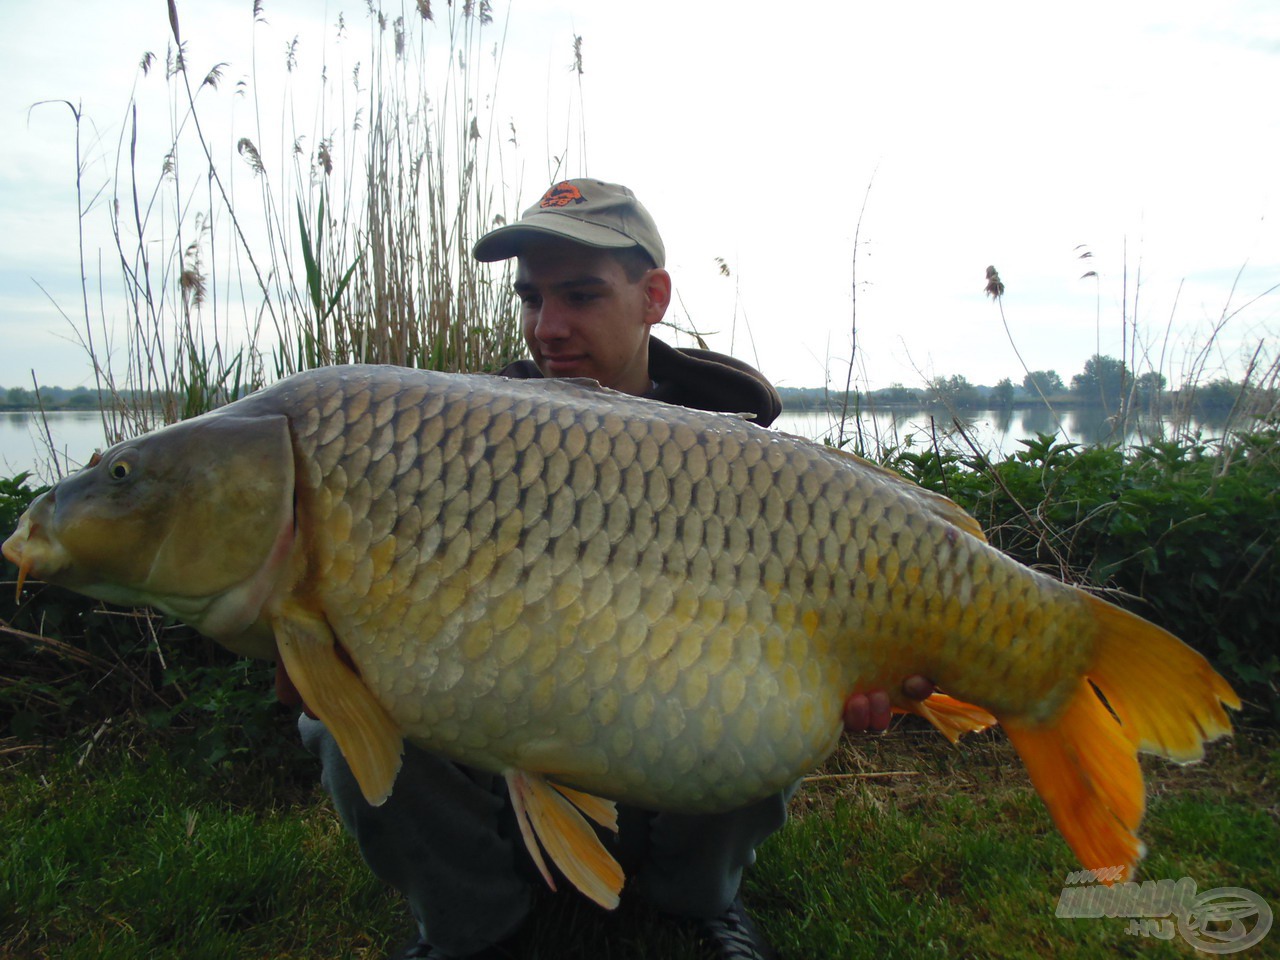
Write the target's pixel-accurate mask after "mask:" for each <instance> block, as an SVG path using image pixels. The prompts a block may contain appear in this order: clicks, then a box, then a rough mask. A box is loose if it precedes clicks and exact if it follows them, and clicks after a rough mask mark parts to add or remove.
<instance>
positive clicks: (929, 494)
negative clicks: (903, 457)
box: [825, 447, 987, 543]
mask: <svg viewBox="0 0 1280 960" xmlns="http://www.w3.org/2000/svg"><path fill="white" fill-rule="evenodd" d="M825 449H826V450H828V451H829V452H831V453H833V454H835V455H836V456H837V457H842V458H843V459H845V460H852V461H853V462H854V463H856V464H858V466H860V467H862V468H863V469H865V470H866V471H868V472H869V473H874V474H876V475H877V476H879V477H883V478H884V479H886V480H889V481H891V482H893V483H900V484H902V485H903V486H905V487H907V488H908V489H909V490H910V491H911V492H912V495H913V496H914V497H915V499H916V500H918V501H919V502H920V503H921V505H922V506H924V507H925V508H926V509H927V510H928V511H929V512H930V513H932V514H933V515H934V516H935V517H937V518H938V519H939V520H945V521H946V522H947V523H950V524H952V525H953V526H955V527H956V528H957V529H959V530H960V532H961V533H967V534H969V536H971V537H977V538H978V539H979V540H981V541H982V542H983V543H986V542H987V535H986V534H985V533H983V532H982V527H981V526H979V524H978V521H977V520H975V519H974V518H973V515H972V514H970V513H969V511H967V510H965V508H964V507H962V506H960V504H958V503H956V502H955V501H954V500H952V499H950V498H949V497H944V496H943V495H942V494H940V493H934V492H933V491H932V490H926V489H925V488H924V487H922V486H920V484H918V483H916V482H915V481H914V480H909V479H907V478H906V477H904V476H903V475H902V474H900V473H898V471H896V470H891V469H889V468H888V467H882V466H880V464H878V463H875V462H873V461H871V460H868V459H867V458H866V457H860V456H858V455H857V454H856V453H850V452H849V451H847V450H840V449H837V448H836V447H826V448H825Z"/></svg>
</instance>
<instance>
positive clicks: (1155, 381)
mask: <svg viewBox="0 0 1280 960" xmlns="http://www.w3.org/2000/svg"><path fill="white" fill-rule="evenodd" d="M1168 383H1169V381H1168V380H1166V379H1165V378H1164V374H1163V373H1160V372H1159V371H1157V370H1148V371H1147V372H1146V373H1144V374H1140V375H1139V376H1138V379H1137V380H1135V381H1134V384H1133V389H1134V394H1135V396H1136V398H1137V401H1138V402H1139V403H1141V404H1148V405H1149V404H1152V403H1154V402H1155V401H1156V399H1157V398H1158V397H1159V396H1160V393H1161V392H1162V391H1163V390H1164V388H1165V387H1166V386H1167V385H1168Z"/></svg>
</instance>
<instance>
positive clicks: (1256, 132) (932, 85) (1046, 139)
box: [0, 0, 1280, 389]
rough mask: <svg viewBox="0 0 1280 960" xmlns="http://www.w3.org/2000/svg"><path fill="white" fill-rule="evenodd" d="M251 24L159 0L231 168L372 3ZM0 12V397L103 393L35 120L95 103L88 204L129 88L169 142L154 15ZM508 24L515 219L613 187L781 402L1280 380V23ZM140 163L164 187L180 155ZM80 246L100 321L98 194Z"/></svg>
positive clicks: (844, 8)
mask: <svg viewBox="0 0 1280 960" xmlns="http://www.w3.org/2000/svg"><path fill="white" fill-rule="evenodd" d="M251 6H252V4H251V0H235V2H231V0H201V2H199V3H196V2H192V0H187V2H182V0H179V3H178V10H179V16H180V19H181V23H182V29H183V35H184V37H185V38H186V39H187V40H188V62H189V64H190V65H191V71H192V73H193V74H195V75H203V73H204V72H205V70H207V68H208V67H210V66H212V65H213V64H215V63H218V62H226V66H225V67H224V68H223V72H224V77H225V80H224V83H223V84H222V86H221V87H220V88H219V90H218V91H216V92H212V93H208V94H206V93H202V94H201V96H202V99H203V106H202V109H203V110H204V114H203V116H204V117H205V118H206V120H205V122H206V123H207V124H208V127H209V133H210V136H211V137H212V138H214V139H215V140H221V141H226V142H225V143H223V144H222V147H223V149H224V150H225V152H226V153H227V154H228V155H229V154H230V153H231V151H230V149H228V148H227V147H226V144H227V143H232V142H234V137H235V136H237V131H238V130H239V129H241V128H240V127H238V126H237V124H242V123H243V120H244V118H245V116H246V107H245V103H244V98H243V97H237V96H236V94H235V90H236V86H235V84H236V81H237V80H239V79H241V78H244V77H247V76H248V75H249V74H250V72H251V68H252V66H253V58H254V56H255V55H256V57H257V60H258V72H257V75H258V76H259V77H260V78H263V79H262V80H261V82H262V83H263V85H264V87H266V86H269V85H270V82H271V77H272V75H273V72H274V73H276V74H279V75H280V76H281V77H283V60H284V57H283V51H284V49H285V46H286V45H287V44H288V43H289V42H290V41H291V40H292V38H293V37H295V36H296V37H298V46H297V48H296V55H297V62H298V66H297V68H296V70H295V72H294V74H293V83H294V84H295V86H294V87H293V88H292V89H293V90H294V91H295V93H294V95H295V97H297V98H298V101H299V102H301V99H302V94H301V93H300V92H298V91H299V89H300V85H302V84H303V83H304V81H305V78H307V77H314V76H317V75H318V72H319V69H320V67H321V65H322V64H328V66H329V69H330V70H333V71H335V72H336V70H337V63H338V60H337V59H335V57H336V55H335V52H334V47H333V36H334V34H335V30H334V24H335V23H336V22H337V18H338V14H339V12H340V11H341V12H343V14H344V16H345V18H346V21H347V24H348V27H349V29H350V31H351V33H352V34H358V33H360V32H361V31H364V32H365V33H366V34H367V27H366V26H365V24H366V19H365V15H364V4H363V3H362V2H350V3H345V4H344V3H338V2H335V0H327V2H317V0H264V14H263V18H264V20H265V23H260V24H258V25H257V26H256V27H254V26H253V23H252V13H251ZM386 6H387V9H388V10H389V11H390V10H391V9H392V7H391V4H390V3H388V4H387V5H386ZM410 6H411V5H410ZM434 6H435V8H436V9H437V11H438V19H441V20H442V19H443V17H442V16H441V15H440V14H441V12H442V11H444V10H445V9H447V7H446V4H445V3H443V2H441V0H435V3H434ZM5 8H6V13H7V17H6V20H7V23H8V24H9V28H8V29H7V30H6V31H5V32H4V35H3V37H0V72H3V74H4V76H3V82H0V117H3V119H4V121H5V126H6V130H7V135H6V136H5V137H4V138H0V216H3V218H4V227H5V229H3V230H0V385H3V386H13V385H24V386H29V385H30V383H31V377H32V371H34V373H35V376H36V377H37V378H38V379H39V381H40V382H41V383H44V384H57V385H61V386H66V387H73V386H76V385H79V384H89V385H92V382H93V377H92V369H91V366H90V363H89V360H88V357H87V354H86V352H85V350H84V348H83V347H82V346H81V345H80V343H79V342H78V336H79V335H80V334H78V331H80V330H81V327H78V326H77V325H76V324H75V323H74V322H73V320H69V319H68V316H69V317H71V318H74V317H76V316H77V315H80V314H82V313H83V308H82V306H81V293H80V287H79V279H78V277H79V267H78V260H77V255H76V250H77V243H78V222H77V215H76V210H77V206H76V192H75V191H76V178H75V170H76V160H75V156H76V154H75V128H74V125H73V124H72V122H71V111H70V110H69V109H68V108H67V107H66V106H65V105H60V104H57V103H53V104H41V105H39V106H33V105H34V104H37V103H38V102H41V101H56V100H68V101H71V102H72V103H75V104H78V105H79V106H80V109H81V112H82V116H83V117H84V122H83V124H82V132H81V150H82V156H83V158H84V159H83V176H82V181H83V184H84V191H85V196H86V198H88V197H92V196H94V194H95V192H96V191H97V189H98V188H99V187H101V186H102V185H103V184H104V183H106V182H107V181H108V180H109V179H110V177H111V175H112V170H113V168H114V165H115V156H116V152H117V144H118V142H119V138H120V135H121V131H122V129H123V122H124V119H125V115H126V113H125V111H126V106H127V104H128V101H129V98H130V94H131V92H132V91H133V90H134V89H135V86H136V88H137V89H138V90H139V111H140V115H142V119H143V126H144V127H145V128H146V129H147V130H151V129H154V128H163V127H164V126H165V124H166V123H167V119H166V118H165V116H164V111H165V109H166V107H165V106H164V101H163V99H162V98H157V97H155V96H153V94H152V92H151V91H152V89H153V88H158V87H160V86H162V83H161V81H159V80H158V79H157V77H156V76H155V74H153V75H152V76H151V77H145V78H140V77H139V71H138V69H137V65H138V61H139V60H140V58H141V57H142V54H143V52H144V51H152V52H154V53H156V54H157V55H158V56H159V57H160V58H161V62H163V58H164V51H165V48H166V45H167V43H168V41H169V39H170V34H169V23H168V17H167V14H166V5H165V2H164V0H146V2H143V0H119V2H116V3H112V4H83V5H79V6H77V8H76V9H77V12H76V16H75V17H68V16H66V14H65V10H64V9H63V8H62V5H59V4H49V3H46V2H44V0H6V2H5ZM397 9H398V8H397ZM494 14H495V24H494V25H493V27H492V28H491V31H490V35H491V36H492V38H493V39H494V41H497V40H499V39H501V40H502V45H501V49H502V59H501V71H500V74H499V79H498V81H497V84H496V88H495V89H496V94H495V99H494V102H493V110H494V116H495V117H496V118H497V119H498V120H499V121H500V122H501V123H503V124H505V123H506V122H507V121H510V122H512V123H514V124H515V125H516V128H517V130H518V131H520V136H519V139H520V141H521V146H520V150H519V153H518V155H517V156H516V157H515V158H513V160H512V162H510V163H508V164H507V165H505V166H504V168H503V170H504V174H503V176H504V178H505V182H504V184H503V186H504V187H505V190H506V191H507V192H509V193H510V194H511V195H512V197H513V204H514V206H515V209H522V208H523V207H524V206H527V205H528V204H531V203H532V202H534V201H535V200H536V199H537V197H538V196H539V195H540V194H541V192H542V190H543V189H544V188H545V186H546V185H547V183H548V182H549V179H550V177H551V175H552V174H551V168H552V163H551V161H550V159H549V157H551V156H558V157H562V158H563V162H562V165H561V167H560V170H561V172H562V174H567V175H589V176H593V177H597V178H600V179H604V180H611V181H614V182H620V183H625V184H627V185H628V186H630V187H631V188H632V189H633V190H634V191H635V192H636V194H637V195H638V196H639V197H640V199H641V200H642V201H643V202H644V203H645V205H646V206H647V207H648V208H649V210H650V212H651V213H652V214H653V215H654V217H655V219H656V220H657V222H658V224H659V227H660V229H661V231H662V234H663V238H664V240H665V242H666V246H667V250H668V264H667V266H668V268H669V269H670V270H671V273H672V275H673V277H674V280H675V285H676V291H677V295H678V301H677V304H676V306H675V307H674V308H673V311H672V314H669V317H671V318H672V319H675V320H676V321H677V322H678V323H679V324H680V325H681V326H691V327H696V328H697V329H698V330H699V331H700V332H702V333H703V334H704V336H705V339H706V341H707V343H708V345H709V346H710V347H711V348H712V349H718V350H722V351H725V352H729V353H733V354H735V355H737V356H739V357H741V358H742V359H744V360H747V361H748V362H752V363H755V364H756V365H757V366H759V367H760V368H761V369H762V370H763V371H764V372H765V373H766V374H767V375H768V376H769V377H770V378H771V379H772V380H774V382H775V383H777V384H778V385H780V386H789V387H815V386H824V385H830V386H833V387H843V386H844V384H845V383H846V380H847V379H848V378H850V377H851V378H852V383H853V384H854V385H855V386H859V387H861V388H864V389H875V388H879V387H884V386H888V385H890V384H892V383H903V384H906V385H908V386H920V385H922V384H923V382H924V381H925V380H926V379H927V378H930V377H934V376H951V375H956V374H959V375H963V376H965V377H967V378H968V379H969V380H970V381H971V382H973V383H982V384H994V383H995V382H996V381H997V380H999V379H1001V378H1003V377H1009V378H1011V379H1013V380H1014V382H1020V381H1021V379H1022V376H1023V373H1024V372H1025V370H1027V369H1030V370H1044V369H1054V370H1056V371H1057V372H1058V373H1059V374H1060V375H1061V376H1062V377H1063V379H1064V380H1066V381H1068V382H1069V381H1070V378H1071V376H1072V375H1073V374H1075V373H1078V372H1079V371H1080V370H1081V369H1082V367H1083V365H1084V362H1085V361H1086V359H1087V358H1088V357H1090V356H1091V355H1092V354H1094V353H1096V352H1102V353H1104V354H1108V355H1110V356H1117V357H1118V356H1121V354H1122V352H1123V351H1124V350H1125V344H1127V343H1130V342H1133V343H1136V351H1135V353H1134V354H1133V355H1132V357H1133V360H1134V363H1135V365H1136V367H1137V372H1139V373H1141V372H1146V371H1148V370H1158V371H1159V372H1161V373H1163V374H1165V375H1166V376H1167V377H1168V379H1169V380H1170V381H1171V382H1172V383H1173V384H1175V385H1176V384H1178V383H1180V382H1181V381H1182V379H1183V378H1184V377H1187V376H1192V375H1194V376H1197V377H1199V378H1201V379H1213V378H1214V377H1217V376H1229V377H1232V378H1233V379H1235V378H1239V377H1240V376H1241V375H1242V371H1243V370H1244V364H1245V362H1246V360H1247V357H1248V356H1249V355H1251V354H1252V353H1253V351H1255V350H1257V349H1258V348H1259V346H1261V348H1262V356H1263V357H1264V358H1266V359H1274V358H1275V356H1276V350H1275V347H1276V343H1277V333H1280V289H1273V288H1276V287H1277V285H1278V284H1280V177H1277V175H1276V171H1277V170H1280V111H1277V110H1276V109H1275V96H1276V91H1277V90H1280V7H1278V6H1277V5H1275V4H1274V3H1270V2H1265V0H1264V2H1235V0H1224V2H1220V3H1215V4H1204V3H1202V2H1184V0H1159V2H1147V0H1128V2H1125V3H1115V2H1111V0H1108V2H1095V0H1078V2H1076V3H1073V4H1069V5H1067V4H1058V5H1052V6H1050V5H1044V4H1028V3H1025V2H1018V3H1012V2H1010V3H982V2H975V3H970V4H956V3H954V2H939V0H933V2H929V0H926V2H922V3H916V4H886V3H869V2H857V0H854V2H849V0H841V2H815V3H809V4H803V5H782V4H776V3H775V4H757V3H750V2H742V0H736V2H691V0H648V2H646V3H644V4H641V5H635V4H621V3H616V2H611V0H591V2H587V0H515V2H513V3H511V4H510V5H509V6H508V5H507V4H506V3H505V2H503V0H496V2H495V5H494ZM575 36H578V37H581V53H582V67H583V72H582V74H581V76H580V77H579V76H578V75H577V73H576V72H575V71H574V70H572V69H571V66H572V63H573V38H574V37H575ZM366 46H367V44H366ZM356 49H357V47H356V46H352V47H351V48H349V50H348V53H347V56H348V57H355V54H354V53H353V52H352V51H354V50H356ZM343 63H344V64H345V65H346V66H348V67H349V61H343ZM280 82H282V83H283V82H284V81H283V79H282V80H281V81H280ZM147 111H150V113H148V112H147ZM304 112H305V110H304ZM566 131H569V132H566ZM584 144H585V148H584V146H583V145H584ZM139 149H140V155H141V156H144V157H145V158H146V160H147V162H149V163H151V164H153V165H158V163H159V160H160V158H161V157H162V156H163V153H164V151H165V149H166V147H165V144H164V140H163V138H159V139H152V140H146V139H144V140H141V141H140V143H139ZM228 162H230V161H228ZM240 176H241V177H242V178H243V174H241V175H240ZM104 196H109V191H108V193H107V194H104ZM517 196H518V200H517V199H514V198H516V197H517ZM83 222H84V228H85V232H86V246H87V249H88V255H87V258H88V261H89V265H90V271H89V272H90V282H89V293H90V300H91V313H93V315H94V316H98V315H99V314H105V315H107V316H108V317H116V316H119V315H121V314H122V313H123V304H122V303H121V302H120V301H119V293H118V289H117V288H116V286H115V285H114V284H113V283H112V282H111V281H110V280H109V279H108V280H106V281H103V282H102V283H101V285H100V284H99V281H98V279H97V272H98V264H99V263H100V262H101V263H102V274H103V276H104V277H108V278H109V277H110V276H111V271H112V270H113V269H114V267H113V261H112V257H113V248H112V246H111V243H110V235H109V232H108V231H107V227H106V225H107V222H108V221H107V218H106V207H105V202H104V201H103V200H102V199H101V197H100V198H99V200H98V201H97V202H96V203H95V204H94V205H92V207H91V209H90V211H89V213H88V215H86V217H85V218H84V221H83ZM1084 252H1088V253H1090V254H1091V256H1090V257H1087V258H1084V259H1082V258H1081V254H1082V253H1084ZM721 261H723V263H724V264H725V265H727V267H728V268H729V271H730V274H729V276H728V277H726V276H723V275H722V272H721V269H720V262H721ZM988 265H994V266H996V267H997V269H998V270H999V273H1000V276H1001V278H1002V280H1003V281H1004V283H1005V285H1006V293H1005V296H1004V297H1003V299H1002V301H1001V303H1000V304H997V303H995V302H994V301H993V300H991V299H990V298H988V297H986V296H985V294H984V286H985V282H986V281H985V271H986V268H987V266H988ZM1089 271H1093V272H1094V273H1096V276H1093V277H1082V275H1083V274H1085V273H1087V272H1089ZM855 281H856V283H855ZM99 291H101V293H100V292H99ZM1267 291H1272V292H1270V293H1267ZM1135 300H1136V303H1135ZM1002 308H1003V317H1002ZM1241 308H1243V309H1241ZM1224 320H1225V322H1224ZM855 323H856V335H855V334H854V330H855ZM660 335H662V336H666V337H668V338H669V339H672V340H675V341H676V342H679V343H687V342H688V341H687V340H686V339H682V338H681V337H680V336H679V335H678V334H674V333H661V334H660ZM1135 336H1136V340H1134V338H1135ZM851 358H852V364H853V366H852V370H851V368H850V363H851Z"/></svg>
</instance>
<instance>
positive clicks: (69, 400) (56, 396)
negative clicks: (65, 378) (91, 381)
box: [0, 387, 101, 410]
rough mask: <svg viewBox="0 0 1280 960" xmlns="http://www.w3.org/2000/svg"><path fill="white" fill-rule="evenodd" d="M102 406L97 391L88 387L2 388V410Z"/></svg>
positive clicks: (76, 408) (92, 408)
mask: <svg viewBox="0 0 1280 960" xmlns="http://www.w3.org/2000/svg"><path fill="white" fill-rule="evenodd" d="M100 406H101V404H100V403H99V401H98V393H97V391H96V390H90V389H89V388H88V387H73V388H72V389H70V390H68V389H66V388H64V387H41V388H40V392H39V393H38V394H37V393H36V391H35V390H28V389H27V388H26V387H8V388H5V387H0V410H97V409H99V407H100Z"/></svg>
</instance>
